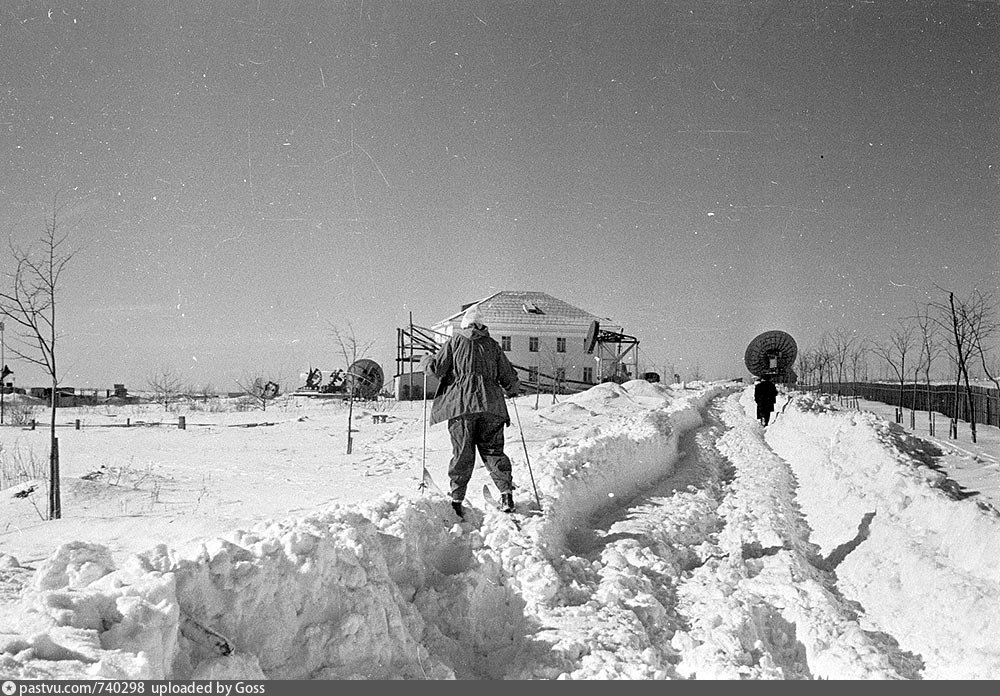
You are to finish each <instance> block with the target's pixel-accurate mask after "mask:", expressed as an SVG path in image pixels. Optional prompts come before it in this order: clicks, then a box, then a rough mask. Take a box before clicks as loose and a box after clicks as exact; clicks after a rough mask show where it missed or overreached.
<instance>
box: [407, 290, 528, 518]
mask: <svg viewBox="0 0 1000 696" xmlns="http://www.w3.org/2000/svg"><path fill="white" fill-rule="evenodd" d="M424 369H426V370H428V372H429V373H430V374H433V375H434V376H435V377H437V379H438V380H439V382H438V388H437V391H436V392H435V394H434V405H433V406H432V407H431V419H430V422H431V425H434V424H435V423H440V422H442V421H445V420H446V421H448V433H449V434H450V435H451V446H452V457H451V463H450V464H449V466H448V477H449V479H451V505H452V507H453V508H454V509H455V513H456V514H457V515H458V516H459V517H464V515H463V513H462V501H463V500H465V490H466V488H467V487H468V485H469V480H470V479H471V478H472V470H473V467H474V466H475V462H476V451H477V450H478V452H479V456H480V458H482V460H483V464H485V466H486V469H487V471H489V473H490V478H492V479H493V483H495V484H496V487H497V488H498V489H499V491H500V501H501V503H502V508H503V510H504V512H513V510H514V479H513V474H512V471H511V463H510V458H509V457H508V456H507V455H506V454H504V432H503V430H504V428H505V427H507V426H509V425H510V415H509V414H508V412H507V402H506V401H505V398H506V397H510V396H516V395H517V394H518V392H520V391H521V383H520V380H519V379H518V377H517V372H516V371H515V370H514V366H513V365H511V363H510V360H508V359H507V356H506V354H504V352H503V349H502V348H501V347H500V344H499V343H497V342H496V341H495V340H494V339H492V338H490V332H489V329H487V327H486V325H485V324H484V323H483V317H482V314H481V313H480V311H479V307H478V306H476V305H472V306H471V307H469V308H468V309H467V310H466V312H465V314H464V315H463V317H462V325H461V330H459V331H457V332H456V333H455V335H454V336H452V337H451V338H450V339H448V342H447V343H445V344H444V345H443V346H442V347H441V349H440V350H439V351H438V352H437V353H435V354H434V355H432V356H430V358H429V359H427V361H426V363H425V366H424Z"/></svg>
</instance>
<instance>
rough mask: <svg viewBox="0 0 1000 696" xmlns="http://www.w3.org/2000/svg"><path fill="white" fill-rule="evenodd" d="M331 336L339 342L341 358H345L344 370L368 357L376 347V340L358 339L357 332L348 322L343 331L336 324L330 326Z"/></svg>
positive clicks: (338, 347)
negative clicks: (373, 347)
mask: <svg viewBox="0 0 1000 696" xmlns="http://www.w3.org/2000/svg"><path fill="white" fill-rule="evenodd" d="M329 329H330V335H332V336H333V338H334V340H335V341H336V342H337V349H338V350H339V352H340V355H341V357H343V358H344V363H345V364H344V369H345V370H346V369H348V368H350V366H351V365H353V364H354V363H355V362H357V361H358V360H360V359H361V358H364V357H367V355H368V352H369V351H370V350H371V349H372V346H374V345H375V339H373V338H372V339H367V340H362V339H360V338H358V335H357V332H356V331H355V330H354V326H352V325H351V322H347V328H346V329H342V328H340V327H339V326H337V325H336V324H330V327H329Z"/></svg>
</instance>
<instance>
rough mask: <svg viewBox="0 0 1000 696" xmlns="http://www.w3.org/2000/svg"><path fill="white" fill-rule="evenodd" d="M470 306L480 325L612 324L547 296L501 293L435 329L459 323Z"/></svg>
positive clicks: (511, 292) (525, 292)
mask: <svg viewBox="0 0 1000 696" xmlns="http://www.w3.org/2000/svg"><path fill="white" fill-rule="evenodd" d="M472 305H479V311H480V312H481V313H482V315H483V322H484V323H485V324H486V325H487V326H493V325H502V326H505V327H506V326H509V327H518V328H520V327H523V328H524V329H525V330H527V329H529V328H531V327H533V326H536V327H547V326H553V325H559V326H562V327H574V328H577V327H578V328H579V329H580V330H581V331H587V329H588V328H589V327H590V325H591V323H592V322H593V321H594V320H597V321H598V322H599V323H600V324H601V325H602V326H604V325H608V324H610V323H611V320H610V319H607V318H603V317H598V316H596V315H594V314H591V313H590V312H587V311H585V310H583V309H580V308H579V307H575V306H573V305H571V304H569V303H568V302H564V301H563V300H560V299H558V298H555V297H553V296H552V295H549V294H548V293H544V292H536V291H530V290H501V291H500V292H496V293H494V294H492V295H490V296H488V297H484V298H483V299H481V300H477V301H475V302H468V303H466V304H464V305H462V309H461V310H459V311H458V312H456V313H455V314H452V315H451V316H450V317H448V318H447V319H444V320H443V321H441V322H439V323H438V324H436V325H435V326H447V325H448V324H456V323H458V322H460V321H461V319H462V315H463V314H464V313H465V310H466V309H467V308H469V307H471V306H472Z"/></svg>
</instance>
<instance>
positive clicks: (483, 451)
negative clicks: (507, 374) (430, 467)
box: [448, 413, 514, 501]
mask: <svg viewBox="0 0 1000 696" xmlns="http://www.w3.org/2000/svg"><path fill="white" fill-rule="evenodd" d="M505 425H506V421H505V420H504V419H503V418H502V417H500V416H495V415H492V414H488V413H474V414H471V415H467V416H459V417H457V418H449V419H448V433H449V434H450V435H451V449H452V456H451V463H450V464H449V466H448V477H449V478H450V479H451V499H452V500H455V501H460V500H465V489H466V488H467V487H468V485H469V479H471V478H472V469H473V467H474V466H475V464H476V452H477V451H478V452H479V456H480V457H481V458H482V460H483V464H485V465H486V470H487V471H488V472H489V474H490V478H492V479H493V483H495V484H496V487H497V489H498V490H499V491H500V492H501V493H507V492H509V491H512V490H514V480H513V475H512V473H511V464H510V457H508V456H507V455H506V454H504V452H503V444H504V440H503V429H504V426H505Z"/></svg>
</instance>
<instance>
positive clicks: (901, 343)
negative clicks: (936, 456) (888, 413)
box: [872, 320, 914, 423]
mask: <svg viewBox="0 0 1000 696" xmlns="http://www.w3.org/2000/svg"><path fill="white" fill-rule="evenodd" d="M913 345H914V329H913V325H912V324H910V323H908V322H906V321H904V320H900V321H899V323H898V325H897V326H896V328H895V329H894V330H893V331H892V332H891V333H890V334H889V340H888V341H887V342H886V344H885V345H879V344H875V345H873V346H872V352H873V353H875V354H876V355H877V356H879V357H880V358H882V359H883V360H884V361H885V362H886V364H887V365H888V366H889V367H890V368H891V369H892V371H893V372H894V373H895V375H896V379H898V380H899V407H898V408H897V409H896V422H897V423H899V422H902V420H903V394H904V391H905V388H906V374H907V373H906V356H907V354H909V353H910V352H911V351H912V350H913Z"/></svg>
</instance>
